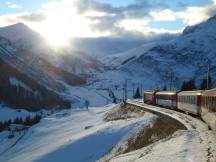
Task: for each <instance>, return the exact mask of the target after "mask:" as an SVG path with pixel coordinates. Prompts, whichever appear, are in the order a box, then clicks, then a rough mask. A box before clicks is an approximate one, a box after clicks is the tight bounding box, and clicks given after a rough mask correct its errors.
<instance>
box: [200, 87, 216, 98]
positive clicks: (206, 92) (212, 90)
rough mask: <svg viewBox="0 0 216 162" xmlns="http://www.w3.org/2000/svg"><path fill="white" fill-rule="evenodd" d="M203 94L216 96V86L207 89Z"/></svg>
mask: <svg viewBox="0 0 216 162" xmlns="http://www.w3.org/2000/svg"><path fill="white" fill-rule="evenodd" d="M202 94H203V95H204V96H216V88H214V89H210V90H205V91H204V92H203V93H202Z"/></svg>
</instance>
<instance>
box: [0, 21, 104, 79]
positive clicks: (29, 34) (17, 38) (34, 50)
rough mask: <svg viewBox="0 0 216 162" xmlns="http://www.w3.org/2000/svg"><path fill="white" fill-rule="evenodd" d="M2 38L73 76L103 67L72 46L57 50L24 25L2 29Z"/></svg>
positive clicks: (19, 24)
mask: <svg viewBox="0 0 216 162" xmlns="http://www.w3.org/2000/svg"><path fill="white" fill-rule="evenodd" d="M0 36H2V37H4V38H6V39H8V40H9V41H11V42H12V43H13V44H14V45H15V46H16V48H17V49H18V50H28V51H30V53H31V54H34V55H36V56H39V57H40V58H43V59H45V60H46V61H47V62H49V63H51V64H53V65H55V66H58V67H60V68H62V69H64V70H66V71H68V72H70V73H72V74H78V75H81V74H88V73H89V72H92V71H95V70H99V69H100V66H101V65H102V64H101V63H100V61H99V60H97V59H96V58H94V57H91V56H90V55H87V54H85V53H84V52H80V51H79V50H75V49H73V47H72V46H69V47H67V48H64V49H55V48H54V47H53V46H52V45H51V44H50V43H49V42H48V41H47V40H46V38H44V37H43V36H41V35H40V34H39V33H37V32H35V31H33V30H32V29H30V28H29V27H28V26H26V25H25V24H23V23H18V24H14V25H10V26H6V27H2V28H0ZM79 46H81V44H80V45H79ZM78 49H79V48H78ZM36 56H34V57H36ZM21 57H22V56H21Z"/></svg>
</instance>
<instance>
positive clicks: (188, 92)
mask: <svg viewBox="0 0 216 162" xmlns="http://www.w3.org/2000/svg"><path fill="white" fill-rule="evenodd" d="M203 92H204V91H203V90H198V91H181V92H179V93H178V95H179V96H188V95H201V94H202V93H203Z"/></svg>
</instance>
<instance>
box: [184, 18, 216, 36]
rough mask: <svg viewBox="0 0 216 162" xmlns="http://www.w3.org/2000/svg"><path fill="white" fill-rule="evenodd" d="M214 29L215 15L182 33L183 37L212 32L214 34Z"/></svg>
mask: <svg viewBox="0 0 216 162" xmlns="http://www.w3.org/2000/svg"><path fill="white" fill-rule="evenodd" d="M215 27H216V15H214V16H212V17H210V18H209V19H207V20H206V21H204V22H202V23H199V24H196V25H193V26H187V27H186V28H185V29H184V31H183V35H187V34H191V33H196V32H199V33H200V32H213V33H215Z"/></svg>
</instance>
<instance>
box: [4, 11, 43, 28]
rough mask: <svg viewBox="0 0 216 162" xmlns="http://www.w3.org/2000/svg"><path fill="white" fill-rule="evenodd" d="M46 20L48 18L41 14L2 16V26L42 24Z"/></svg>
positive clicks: (24, 13) (25, 13)
mask: <svg viewBox="0 0 216 162" xmlns="http://www.w3.org/2000/svg"><path fill="white" fill-rule="evenodd" d="M44 20H46V16H45V15H43V14H40V13H28V12H22V13H18V14H8V15H0V22H1V24H0V25H1V26H2V25H9V24H14V23H18V22H25V23H28V22H41V21H44Z"/></svg>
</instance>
